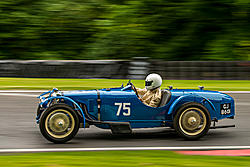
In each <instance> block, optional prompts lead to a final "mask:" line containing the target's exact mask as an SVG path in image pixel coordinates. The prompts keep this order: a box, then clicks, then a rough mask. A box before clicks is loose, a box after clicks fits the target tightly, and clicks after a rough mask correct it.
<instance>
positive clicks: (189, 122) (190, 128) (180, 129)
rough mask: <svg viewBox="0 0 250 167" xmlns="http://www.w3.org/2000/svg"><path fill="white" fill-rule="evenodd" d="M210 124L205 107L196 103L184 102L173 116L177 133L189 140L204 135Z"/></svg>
mask: <svg viewBox="0 0 250 167" xmlns="http://www.w3.org/2000/svg"><path fill="white" fill-rule="evenodd" d="M210 124H211V120H210V117H209V113H208V111H207V109H206V108H205V107H204V106H202V105H201V104H198V103H189V104H184V105H183V106H182V107H181V108H180V109H179V110H178V111H177V113H176V115H175V118H174V127H175V129H176V131H177V133H178V134H179V135H180V136H182V137H185V138H186V139H191V140H194V139H198V138H200V137H202V136H204V135H205V134H206V133H207V132H208V130H209V127H210Z"/></svg>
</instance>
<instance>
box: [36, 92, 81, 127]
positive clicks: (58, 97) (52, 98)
mask: <svg viewBox="0 0 250 167" xmlns="http://www.w3.org/2000/svg"><path fill="white" fill-rule="evenodd" d="M54 99H64V100H65V101H70V102H72V103H73V104H74V105H75V107H76V109H77V112H78V111H80V113H81V116H82V117H83V125H84V127H85V115H84V112H83V110H82V108H81V107H80V106H79V104H77V103H76V102H75V101H74V100H72V99H71V98H69V97H65V96H56V97H50V98H48V99H46V100H45V101H44V102H42V103H40V106H44V105H47V104H48V103H49V102H51V101H52V100H54ZM40 116H41V114H40V115H38V116H37V120H39V118H40Z"/></svg>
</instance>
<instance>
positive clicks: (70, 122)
mask: <svg viewBox="0 0 250 167" xmlns="http://www.w3.org/2000/svg"><path fill="white" fill-rule="evenodd" d="M55 122H57V123H55ZM79 126H80V123H79V117H78V115H77V114H76V112H75V111H74V110H73V109H72V108H71V107H70V106H68V105H66V104H55V105H53V106H50V107H48V108H47V109H46V110H45V111H44V112H43V114H42V116H41V118H40V123H39V127H40V131H41V133H42V135H43V136H44V137H45V138H46V139H47V140H49V141H51V142H53V143H65V142H67V141H69V140H71V139H72V138H73V137H74V136H75V135H76V134H77V132H78V130H79ZM53 129H54V130H53ZM68 129H69V130H68ZM56 130H57V132H56ZM64 133H65V134H64Z"/></svg>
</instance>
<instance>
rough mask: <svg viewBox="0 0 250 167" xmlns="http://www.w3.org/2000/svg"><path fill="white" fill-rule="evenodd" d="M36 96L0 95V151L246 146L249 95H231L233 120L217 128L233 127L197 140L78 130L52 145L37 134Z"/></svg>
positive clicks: (166, 132)
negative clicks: (63, 142) (67, 138)
mask: <svg viewBox="0 0 250 167" xmlns="http://www.w3.org/2000/svg"><path fill="white" fill-rule="evenodd" d="M36 94H38V93H34V94H32V93H30V92H29V93H28V94H27V95H25V96H23V93H22V94H18V93H16V94H13V93H11V94H7V93H0V150H1V149H18V148H20V149H30V148H31V149H32V148H35V149H43V148H48V149H50V148H108V147H112V148H113V147H207V146H208V147H209V146H213V147H214V146H250V94H248V93H245V94H244V93H243V94H231V96H233V97H234V98H235V100H236V118H235V120H225V121H221V122H219V124H218V125H227V124H235V125H236V128H226V129H215V130H210V131H209V132H208V134H207V135H206V136H205V137H203V138H202V139H200V140H198V141H186V140H184V139H182V138H180V137H178V136H177V134H176V133H175V132H174V131H173V130H170V129H168V128H153V129H138V130H134V131H133V134H131V135H113V134H112V133H111V132H110V130H103V129H98V128H96V127H91V128H88V129H80V130H79V132H78V134H77V136H76V137H75V138H74V139H73V140H71V141H70V142H68V143H66V144H53V143H51V142H48V141H47V140H46V139H44V138H43V136H42V135H41V134H40V131H39V127H38V125H37V124H36V123H35V117H36V115H35V114H36V108H37V104H38V99H37V98H35V95H36Z"/></svg>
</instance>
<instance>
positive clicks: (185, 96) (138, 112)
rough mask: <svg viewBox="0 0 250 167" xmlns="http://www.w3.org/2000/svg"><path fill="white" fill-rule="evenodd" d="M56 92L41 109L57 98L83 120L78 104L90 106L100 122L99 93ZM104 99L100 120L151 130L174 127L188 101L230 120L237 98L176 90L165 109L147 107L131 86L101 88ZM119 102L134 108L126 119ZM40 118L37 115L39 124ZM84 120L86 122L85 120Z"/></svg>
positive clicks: (45, 101) (88, 91)
mask: <svg viewBox="0 0 250 167" xmlns="http://www.w3.org/2000/svg"><path fill="white" fill-rule="evenodd" d="M55 91H57V90H52V91H49V92H46V93H45V94H49V97H46V98H45V97H44V95H45V94H42V95H41V96H40V97H39V98H40V99H43V100H42V102H41V103H40V106H41V107H42V108H43V109H44V110H46V108H47V105H48V103H49V101H51V100H52V99H54V98H58V99H60V98H64V103H67V104H68V105H71V106H72V107H73V104H75V105H76V106H77V108H78V109H79V110H80V111H81V113H82V115H83V117H84V114H83V111H82V109H81V107H80V106H79V105H78V104H84V105H86V107H87V109H88V113H89V115H90V116H91V117H92V118H93V119H95V120H98V108H97V97H98V96H97V91H96V90H79V91H62V92H61V93H62V95H61V96H60V95H59V96H56V97H51V96H52V95H53V92H55ZM99 92H100V97H101V111H100V113H101V114H100V120H101V121H104V122H105V121H109V122H129V123H130V125H131V127H132V128H149V127H160V126H162V124H163V122H164V124H165V126H168V125H171V123H172V122H173V116H174V114H175V112H176V110H177V109H178V108H179V107H180V106H181V105H183V104H184V103H187V102H196V103H200V104H202V105H203V106H205V107H206V108H207V109H208V111H209V113H210V117H211V120H214V119H216V120H221V119H224V118H227V117H232V116H234V115H235V104H234V99H233V98H232V97H231V96H229V95H227V94H224V93H221V92H218V91H208V90H194V89H173V90H171V99H170V101H169V102H168V103H167V104H166V105H165V106H163V107H157V108H154V107H149V106H147V105H145V104H143V103H142V102H141V101H140V100H139V99H138V98H137V96H136V94H135V92H134V91H133V90H132V89H131V85H128V86H126V87H123V86H122V87H119V88H110V89H100V90H99ZM115 103H130V105H127V106H129V107H130V110H131V111H130V112H131V114H130V115H129V116H126V114H123V112H125V113H126V112H127V110H126V109H125V110H124V109H123V108H122V109H121V114H120V115H119V116H117V115H116V114H117V111H118V107H119V106H118V105H115ZM225 103H230V104H231V113H230V114H227V115H221V113H220V109H221V104H225ZM39 119H40V115H38V116H37V121H39ZM84 120H85V119H83V120H82V121H84ZM96 126H97V127H100V128H109V126H108V125H107V124H98V125H96Z"/></svg>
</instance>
